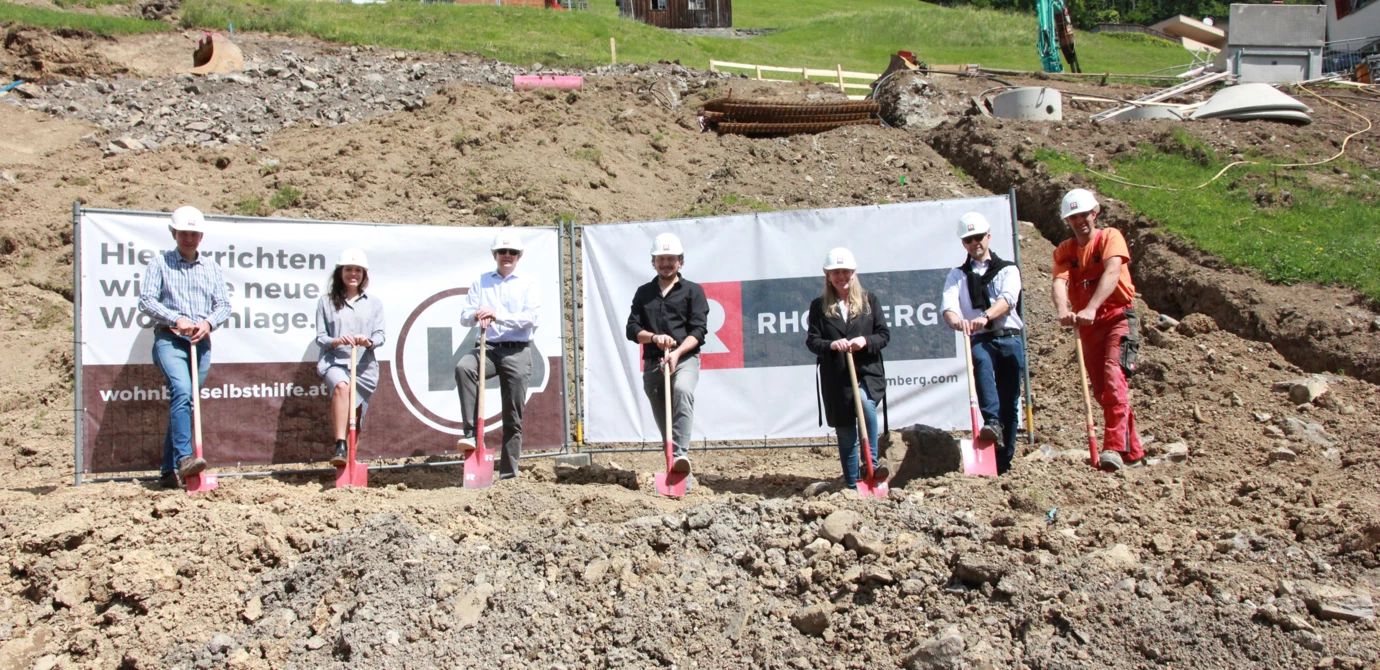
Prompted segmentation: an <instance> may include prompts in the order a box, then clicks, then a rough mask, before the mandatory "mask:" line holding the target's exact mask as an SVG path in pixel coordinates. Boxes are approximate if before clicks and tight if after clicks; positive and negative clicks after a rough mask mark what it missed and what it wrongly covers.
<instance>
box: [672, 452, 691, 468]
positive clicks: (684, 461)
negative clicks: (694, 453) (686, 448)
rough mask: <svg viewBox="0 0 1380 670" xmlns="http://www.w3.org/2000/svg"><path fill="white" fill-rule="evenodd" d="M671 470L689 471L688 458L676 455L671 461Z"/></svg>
mask: <svg viewBox="0 0 1380 670" xmlns="http://www.w3.org/2000/svg"><path fill="white" fill-rule="evenodd" d="M671 472H690V458H689V457H688V456H677V457H676V459H675V460H674V461H671Z"/></svg>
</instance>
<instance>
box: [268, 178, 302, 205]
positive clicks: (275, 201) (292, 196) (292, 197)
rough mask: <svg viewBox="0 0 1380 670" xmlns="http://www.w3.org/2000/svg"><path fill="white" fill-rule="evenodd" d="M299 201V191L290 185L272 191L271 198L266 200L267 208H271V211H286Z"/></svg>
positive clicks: (300, 196) (300, 193)
mask: <svg viewBox="0 0 1380 670" xmlns="http://www.w3.org/2000/svg"><path fill="white" fill-rule="evenodd" d="M301 200H302V191H301V189H298V188H296V187H295V186H292V185H291V184H284V185H283V186H281V187H279V188H278V190H277V191H274V193H273V197H271V198H269V199H268V206H269V207H272V208H273V209H287V208H289V207H292V206H293V205H296V204H297V203H298V202H300V201H301Z"/></svg>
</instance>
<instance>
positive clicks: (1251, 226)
mask: <svg viewBox="0 0 1380 670" xmlns="http://www.w3.org/2000/svg"><path fill="white" fill-rule="evenodd" d="M1035 157H1036V159H1037V160H1040V161H1042V162H1043V163H1045V165H1046V167H1047V168H1048V169H1049V171H1050V173H1051V174H1055V175H1059V174H1069V173H1085V174H1086V168H1085V166H1084V165H1083V164H1082V163H1080V162H1079V161H1078V160H1077V159H1075V158H1071V157H1069V156H1067V155H1064V154H1061V153H1057V152H1053V151H1050V150H1047V149H1041V150H1037V151H1036V152H1035ZM1247 159H1249V160H1257V161H1259V162H1261V163H1286V162H1296V161H1292V160H1282V159H1279V158H1270V157H1253V156H1247ZM1226 164H1227V161H1225V160H1223V158H1222V157H1221V156H1218V155H1217V154H1216V153H1214V152H1213V151H1212V150H1211V149H1210V148H1208V147H1207V146H1206V145H1205V144H1203V143H1202V142H1201V141H1199V140H1197V139H1196V138H1193V137H1192V136H1191V135H1189V134H1188V133H1187V132H1186V131H1183V130H1176V132H1174V133H1171V134H1169V135H1167V136H1166V137H1165V138H1164V139H1163V140H1162V141H1160V142H1159V143H1157V144H1156V145H1144V146H1141V147H1140V148H1139V150H1137V151H1135V152H1132V153H1131V154H1130V155H1128V156H1125V157H1123V158H1120V159H1117V160H1115V161H1113V165H1114V166H1115V172H1116V176H1117V177H1119V178H1121V179H1123V180H1126V181H1130V182H1135V183H1138V184H1148V185H1155V186H1172V187H1174V188H1178V189H1181V190H1179V191H1167V190H1155V189H1146V188H1139V187H1134V186H1126V185H1123V184H1118V183H1116V182H1113V181H1111V180H1109V179H1105V178H1101V177H1097V176H1096V175H1091V174H1088V177H1089V178H1090V179H1092V180H1093V182H1094V183H1095V184H1096V186H1097V189H1098V190H1099V191H1100V192H1102V193H1105V194H1107V195H1109V196H1112V197H1114V198H1117V199H1120V200H1122V201H1123V202H1125V203H1126V204H1128V205H1130V207H1131V208H1132V209H1134V210H1136V211H1137V212H1139V213H1141V214H1144V215H1145V216H1147V217H1149V218H1151V219H1154V220H1155V221H1158V222H1159V223H1160V224H1162V225H1164V226H1165V227H1166V228H1167V229H1168V230H1169V231H1170V232H1172V233H1174V234H1176V235H1178V236H1180V237H1182V238H1184V239H1186V240H1188V241H1190V242H1192V243H1193V244H1194V245H1196V246H1197V247H1198V248H1200V249H1202V250H1204V251H1206V252H1208V253H1212V254H1215V255H1217V256H1219V257H1221V258H1223V259H1224V260H1226V261H1227V262H1229V263H1232V264H1234V265H1237V266H1242V267H1249V268H1254V269H1256V270H1259V271H1260V272H1261V273H1262V274H1263V275H1264V276H1265V278H1266V279H1268V280H1270V281H1272V282H1277V283H1281V284H1294V283H1298V282H1304V281H1311V282H1318V283H1321V284H1336V285H1340V286H1345V287H1348V288H1351V289H1354V290H1356V291H1358V292H1360V293H1362V294H1364V295H1366V296H1367V297H1368V298H1370V299H1371V300H1373V301H1378V302H1380V273H1377V272H1376V271H1375V268H1376V267H1380V207H1377V205H1380V172H1368V171H1366V170H1365V169H1363V168H1361V167H1359V166H1357V165H1355V164H1349V163H1344V162H1333V163H1329V164H1327V165H1324V166H1320V167H1316V168H1296V169H1289V170H1284V169H1278V168H1271V167H1268V165H1248V166H1239V167H1235V168H1232V169H1231V170H1229V171H1228V172H1227V173H1226V175H1224V176H1223V177H1222V178H1221V179H1218V180H1217V181H1215V182H1213V183H1212V184H1210V185H1209V186H1207V187H1205V188H1201V189H1194V188H1193V187H1195V186H1197V185H1199V184H1202V183H1203V182H1206V181H1208V180H1209V179H1211V178H1212V177H1213V175H1215V174H1217V172H1218V171H1220V170H1221V169H1222V168H1223V167H1224V166H1225V165H1226ZM1334 168H1335V170H1334Z"/></svg>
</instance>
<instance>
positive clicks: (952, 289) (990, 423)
mask: <svg viewBox="0 0 1380 670" xmlns="http://www.w3.org/2000/svg"><path fill="white" fill-rule="evenodd" d="M991 229H992V226H991V224H990V223H988V222H987V218H986V217H984V216H983V215H981V214H979V213H977V212H968V213H967V214H964V215H963V216H962V217H961V218H960V219H959V220H958V238H959V239H960V240H961V241H962V242H963V249H964V250H965V251H967V253H968V258H967V260H965V261H964V262H963V265H960V266H958V267H956V268H954V269H952V270H950V271H949V276H948V277H947V278H946V279H945V280H944V297H943V302H942V303H941V305H942V309H943V314H944V323H947V324H949V327H950V328H953V329H954V330H957V331H960V332H963V333H967V334H968V335H970V336H971V337H972V342H973V382H974V384H975V385H976V386H977V395H978V408H979V410H980V411H981V412H982V421H983V424H984V425H983V426H982V430H981V431H980V436H981V437H982V438H983V439H985V440H991V441H993V442H994V443H996V444H998V445H1000V446H999V447H998V448H997V474H1006V472H1007V471H1008V470H1010V469H1011V459H1012V458H1014V457H1015V455H1016V423H1017V421H1018V417H1019V402H1020V397H1021V377H1022V376H1023V375H1024V374H1025V346H1024V343H1023V341H1022V333H1023V329H1024V327H1025V325H1024V324H1023V323H1022V322H1021V317H1020V314H1018V313H1017V312H1016V305H1017V304H1018V303H1019V302H1020V299H1021V271H1020V269H1019V268H1017V267H1016V264H1015V263H1012V262H1010V261H1006V260H1002V259H1000V258H997V255H996V254H994V253H992V249H991V246H992V235H991V233H990V231H991Z"/></svg>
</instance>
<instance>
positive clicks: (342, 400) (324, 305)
mask: <svg viewBox="0 0 1380 670" xmlns="http://www.w3.org/2000/svg"><path fill="white" fill-rule="evenodd" d="M368 287H369V259H368V258H366V257H365V256H364V252H363V251H361V250H359V249H346V250H345V251H342V252H341V253H340V259H339V260H337V261H336V262H335V272H333V273H331V286H330V291H329V292H328V293H327V294H326V295H323V296H321V300H320V301H319V302H318V303H317V306H316V344H317V346H319V347H321V355H320V357H319V358H318V359H317V361H316V373H317V374H319V375H321V378H322V379H324V380H325V381H326V384H327V385H328V386H330V387H331V419H332V423H333V424H334V428H335V455H334V456H333V457H331V465H334V466H336V467H343V466H344V465H345V464H346V459H347V458H348V456H349V453H348V452H349V445H348V444H346V442H345V433H346V430H347V429H348V428H347V427H348V425H349V419H350V411H351V410H352V409H354V410H355V411H358V412H359V421H360V425H363V421H364V413H365V412H366V411H367V410H368V409H369V398H370V397H372V396H373V395H374V389H376V388H378V384H379V362H378V360H377V359H376V358H375V357H374V349H375V348H376V347H379V346H382V345H383V341H384V332H383V331H384V326H383V303H381V302H379V299H378V298H375V297H374V296H373V295H371V294H369V293H368V292H366V291H365V289H367V288H368ZM351 346H356V347H363V348H364V351H363V352H360V354H359V357H358V359H357V360H356V362H355V379H356V387H355V407H354V408H351V407H350V406H349V405H350V347H351Z"/></svg>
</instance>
